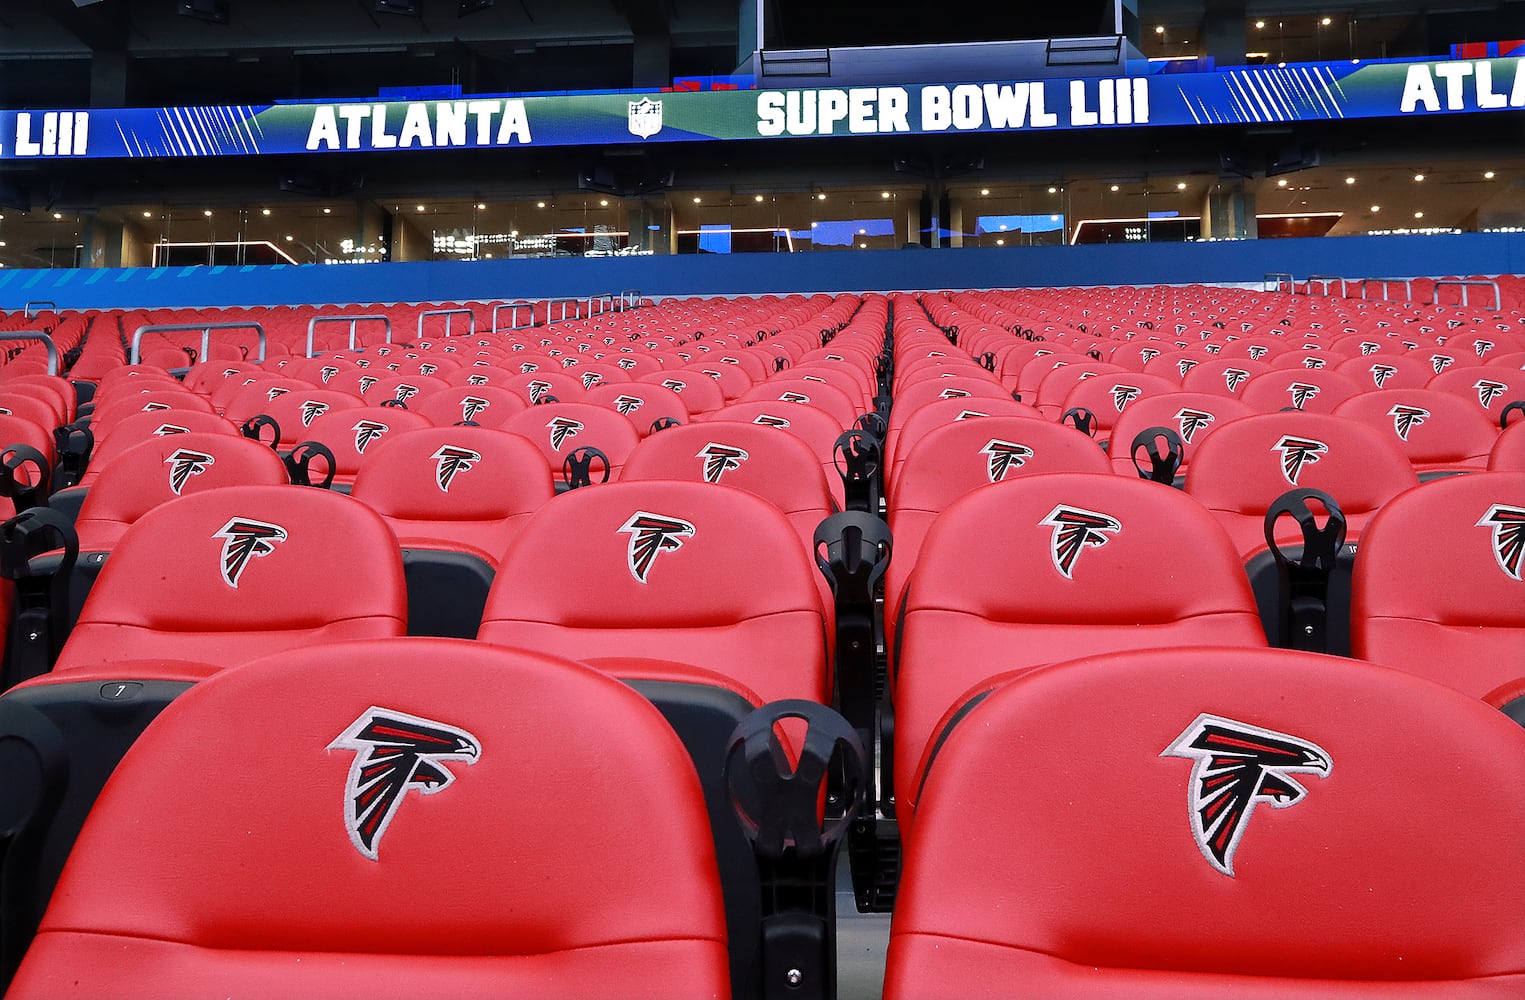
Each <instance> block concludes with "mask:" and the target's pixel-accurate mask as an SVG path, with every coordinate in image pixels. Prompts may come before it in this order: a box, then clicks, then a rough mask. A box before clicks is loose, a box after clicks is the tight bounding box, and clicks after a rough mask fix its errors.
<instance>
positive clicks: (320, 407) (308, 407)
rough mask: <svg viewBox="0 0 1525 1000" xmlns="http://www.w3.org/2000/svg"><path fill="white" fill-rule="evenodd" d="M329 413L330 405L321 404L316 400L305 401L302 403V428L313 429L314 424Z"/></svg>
mask: <svg viewBox="0 0 1525 1000" xmlns="http://www.w3.org/2000/svg"><path fill="white" fill-rule="evenodd" d="M327 412H328V404H327V403H320V402H318V401H317V400H315V399H308V400H303V402H302V426H303V427H311V426H312V422H313V421H314V420H316V419H318V418H319V417H321V416H322V415H323V414H325V413H327Z"/></svg>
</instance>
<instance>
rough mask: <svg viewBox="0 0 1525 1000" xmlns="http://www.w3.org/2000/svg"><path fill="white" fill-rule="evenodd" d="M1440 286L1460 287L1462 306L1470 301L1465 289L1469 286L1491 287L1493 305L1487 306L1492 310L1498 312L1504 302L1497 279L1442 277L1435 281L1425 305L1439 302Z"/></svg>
mask: <svg viewBox="0 0 1525 1000" xmlns="http://www.w3.org/2000/svg"><path fill="white" fill-rule="evenodd" d="M1442 286H1449V287H1452V288H1460V289H1461V304H1462V305H1464V306H1465V305H1470V303H1469V302H1468V301H1467V289H1469V288H1491V289H1493V305H1492V306H1490V307H1489V308H1490V309H1492V310H1493V311H1494V312H1498V311H1499V309H1501V308H1502V307H1503V304H1504V300H1503V298H1502V297H1501V295H1500V293H1499V283H1498V282H1497V281H1490V280H1488V279H1487V278H1442V279H1440V280H1439V281H1437V282H1435V288H1434V290H1433V291H1431V292H1430V301H1429V302H1427V303H1426V305H1432V306H1433V305H1439V304H1440V289H1441V287H1442Z"/></svg>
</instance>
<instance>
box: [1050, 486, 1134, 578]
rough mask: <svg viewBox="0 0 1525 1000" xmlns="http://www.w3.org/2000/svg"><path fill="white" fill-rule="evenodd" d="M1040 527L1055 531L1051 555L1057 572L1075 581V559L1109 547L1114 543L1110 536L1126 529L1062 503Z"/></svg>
mask: <svg viewBox="0 0 1525 1000" xmlns="http://www.w3.org/2000/svg"><path fill="white" fill-rule="evenodd" d="M1038 524H1039V525H1040V526H1046V527H1051V528H1053V529H1054V537H1053V541H1052V543H1051V544H1050V545H1049V547H1048V554H1049V557H1050V558H1052V559H1053V561H1054V569H1056V570H1058V571H1059V575H1060V576H1062V577H1064V578H1065V579H1066V580H1073V579H1074V577H1073V576H1071V575H1070V574H1071V573H1072V572H1074V569H1075V560H1077V559H1079V558H1080V553H1081V551H1082V550H1084V549H1087V548H1094V547H1099V546H1102V545H1105V544H1107V542H1109V541H1111V538H1109V537H1108V536H1109V535H1115V534H1117V533H1118V532H1119V531H1121V530H1122V529H1123V526H1122V523H1121V522H1119V521H1118V520H1117V518H1115V517H1112V516H1111V515H1108V514H1102V513H1099V512H1097V511H1094V510H1085V509H1084V508H1081V507H1066V506H1064V505H1063V504H1060V505H1059V506H1057V507H1055V508H1054V509H1053V510H1051V511H1049V514H1048V517H1045V518H1044V519H1043V520H1041V521H1039V522H1038Z"/></svg>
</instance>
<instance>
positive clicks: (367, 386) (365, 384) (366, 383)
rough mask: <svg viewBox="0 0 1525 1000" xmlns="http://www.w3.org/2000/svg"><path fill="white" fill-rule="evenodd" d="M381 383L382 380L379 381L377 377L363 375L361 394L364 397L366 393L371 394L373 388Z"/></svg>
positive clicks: (361, 377)
mask: <svg viewBox="0 0 1525 1000" xmlns="http://www.w3.org/2000/svg"><path fill="white" fill-rule="evenodd" d="M379 381H381V380H380V379H378V378H377V377H376V376H375V375H362V376H360V392H361V394H362V395H364V394H365V393H367V392H370V391H371V386H373V385H375V384H376V383H377V382H379Z"/></svg>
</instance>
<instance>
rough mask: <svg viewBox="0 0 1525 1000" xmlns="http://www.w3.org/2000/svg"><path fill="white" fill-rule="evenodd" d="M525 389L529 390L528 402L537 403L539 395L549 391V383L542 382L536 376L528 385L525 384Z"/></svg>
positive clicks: (541, 395)
mask: <svg viewBox="0 0 1525 1000" xmlns="http://www.w3.org/2000/svg"><path fill="white" fill-rule="evenodd" d="M525 389H527V390H528V391H529V394H530V402H531V403H533V404H538V403H539V402H540V400H541V397H543V396H544V395H545V394H546V393H548V392H550V391H551V383H549V382H542V381H541V380H540V379H538V378H537V379H535V380H534V381H532V382H531V383H530V384H529V385H527V386H525Z"/></svg>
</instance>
